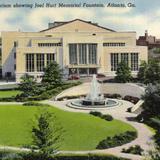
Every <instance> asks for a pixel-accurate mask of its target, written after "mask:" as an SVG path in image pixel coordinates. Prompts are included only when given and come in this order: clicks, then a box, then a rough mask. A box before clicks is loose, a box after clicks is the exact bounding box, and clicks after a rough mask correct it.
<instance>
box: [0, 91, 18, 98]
mask: <svg viewBox="0 0 160 160" xmlns="http://www.w3.org/2000/svg"><path fill="white" fill-rule="evenodd" d="M19 93H21V92H20V91H18V90H11V91H0V98H4V97H12V96H16V95H17V94H19Z"/></svg>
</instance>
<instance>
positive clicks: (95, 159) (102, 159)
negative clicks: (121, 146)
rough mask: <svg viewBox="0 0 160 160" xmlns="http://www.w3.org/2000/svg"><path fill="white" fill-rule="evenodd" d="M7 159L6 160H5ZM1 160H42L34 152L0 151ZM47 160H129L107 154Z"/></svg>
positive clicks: (61, 156)
mask: <svg viewBox="0 0 160 160" xmlns="http://www.w3.org/2000/svg"><path fill="white" fill-rule="evenodd" d="M7 158H8V159H7ZM0 159H1V160H44V159H42V158H41V157H40V155H39V154H38V153H35V152H33V153H32V152H20V151H19V152H16V151H5V150H3V151H0ZM47 160H130V159H127V158H120V157H116V156H113V155H107V154H61V155H57V156H55V157H50V158H48V159H47Z"/></svg>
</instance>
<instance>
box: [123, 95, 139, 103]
mask: <svg viewBox="0 0 160 160" xmlns="http://www.w3.org/2000/svg"><path fill="white" fill-rule="evenodd" d="M123 100H126V101H129V102H132V103H134V104H136V103H137V102H138V101H139V100H140V99H139V98H138V97H133V96H129V95H126V96H125V97H124V98H123Z"/></svg>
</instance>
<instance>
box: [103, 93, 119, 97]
mask: <svg viewBox="0 0 160 160" xmlns="http://www.w3.org/2000/svg"><path fill="white" fill-rule="evenodd" d="M104 97H105V98H121V97H122V96H121V95H120V94H117V93H114V94H109V93H105V94H104Z"/></svg>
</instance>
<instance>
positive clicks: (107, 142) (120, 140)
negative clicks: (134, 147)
mask: <svg viewBox="0 0 160 160" xmlns="http://www.w3.org/2000/svg"><path fill="white" fill-rule="evenodd" d="M135 138H137V132H134V131H127V132H125V133H121V134H119V135H115V136H114V137H107V138H106V139H104V140H102V141H101V142H100V143H99V144H98V145H97V147H96V148H97V149H107V148H112V147H117V146H121V145H123V144H126V143H129V142H130V141H132V140H134V139H135Z"/></svg>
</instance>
